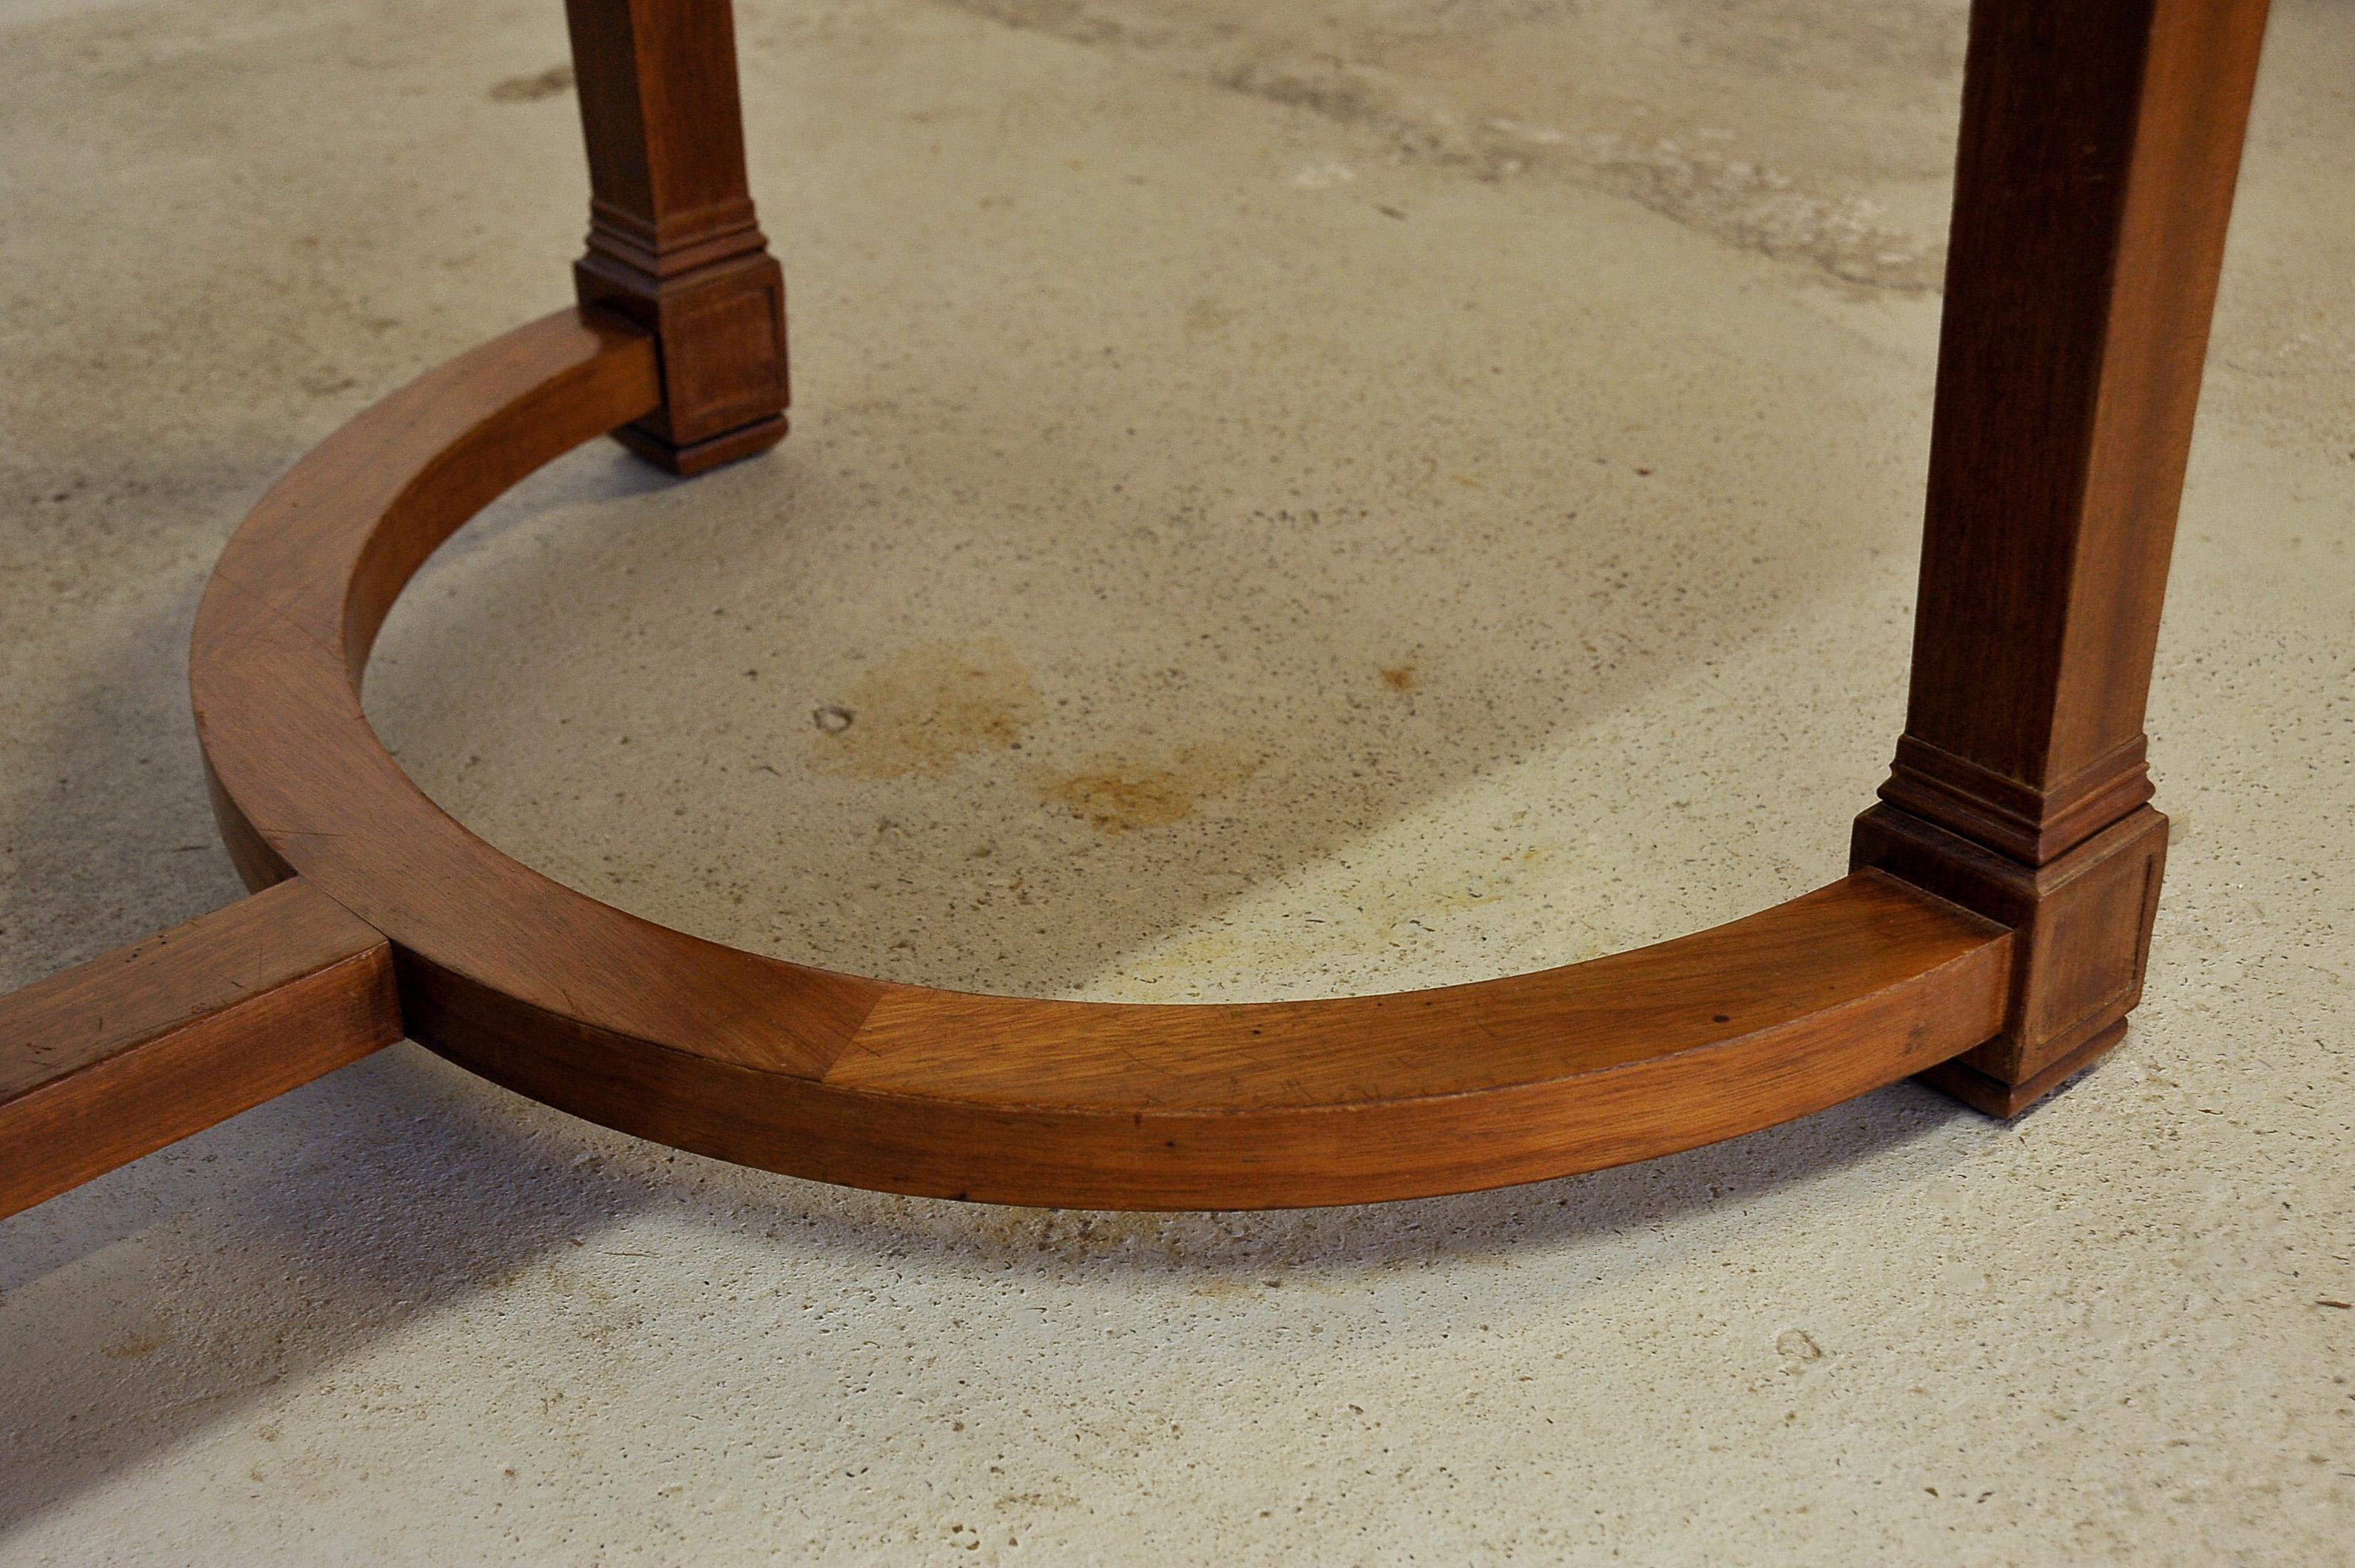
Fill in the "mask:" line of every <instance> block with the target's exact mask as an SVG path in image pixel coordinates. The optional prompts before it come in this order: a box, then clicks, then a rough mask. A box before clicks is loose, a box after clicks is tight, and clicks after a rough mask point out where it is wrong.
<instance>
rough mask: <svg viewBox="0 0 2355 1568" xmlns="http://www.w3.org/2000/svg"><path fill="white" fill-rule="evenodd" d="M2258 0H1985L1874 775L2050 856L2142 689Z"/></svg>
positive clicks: (2082, 828)
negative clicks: (1916, 534) (1908, 684)
mask: <svg viewBox="0 0 2355 1568" xmlns="http://www.w3.org/2000/svg"><path fill="white" fill-rule="evenodd" d="M2264 19H2265V0H2072V3H2071V4H2068V5H2041V4H2027V3H2023V0H1978V3H1977V4H1976V5H1974V6H1973V7H1972V10H1971V41H1970V50H1969V54H1968V56H1967V58H1966V66H1965V73H1964V79H1963V129H1962V142H1961V153H1960V157H1959V161H1958V164H1957V166H1956V171H1955V216H1954V225H1953V234H1952V239H1951V241H1950V245H1949V250H1948V253H1947V263H1946V304H1945V326H1944V331H1943V336H1942V337H1941V341H1940V344H1939V352H1938V391H1937V404H1936V412H1935V415H1934V424H1933V428H1932V432H1931V454H1930V490H1929V507H1928V514H1927V519H1926V523H1925V527H1924V532H1923V551H1922V576H1921V593H1920V598H1919V601H1918V608H1917V610H1916V613H1915V621H1914V642H1913V690H1912V696H1911V699H1910V700H1909V706H1908V710H1907V715H1906V723H1905V737H1904V740H1903V741H1902V743H1901V744H1900V746H1899V749H1898V754H1897V763H1896V767H1895V770H1894V773H1893V775H1892V777H1891V780H1890V782H1889V784H1887V786H1886V787H1884V789H1883V790H1882V792H1881V793H1882V795H1883V797H1884V798H1886V799H1887V800H1889V801H1891V803H1892V804H1894V805H1900V806H1902V807H1903V808H1905V809H1906V810H1908V811H1911V812H1913V813H1914V814H1915V815H1916V816H1922V817H1924V818H1926V819H1927V820H1930V821H1933V822H1936V823H1937V824H1939V825H1940V826H1941V827H1946V828H1949V829H1951V830H1952V831H1954V832H1956V833H1959V834H1961V835H1963V836H1964V837H1968V838H1972V839H1975V840H1977V841H1978V842H1980V843H1983V844H1986V845H1988V846H1989V847H1990V848H1995V849H1998V850H2000V851H2002V852H2003V853H2005V854H2007V855H2009V856H2010V857H2011V858H2012V859H2015V860H2019V861H2021V862H2023V863H2025V864H2029V865H2041V864H2043V863H2044V862H2045V861H2047V860H2050V859H2052V858H2053V857H2055V856H2056V855H2059V854H2061V853H2062V851H2064V850H2066V849H2069V848H2072V847H2073V846H2074V845H2077V844H2079V843H2082V842H2083V841H2084V840H2085V839H2087V838H2090V837H2093V836H2094V834H2095V833H2096V832H2099V831H2100V830H2101V829H2103V828H2105V827H2108V826H2109V825H2110V824H2111V823H2113V822H2115V821H2117V820H2118V819H2119V818H2121V817H2123V816H2126V814H2127V813H2128V812H2130V811H2132V810H2133V809H2134V808H2135V807H2137V806H2138V805H2142V804H2143V803H2144V802H2145V801H2147V800H2148V799H2149V798H2150V795H2151V787H2150V783H2149V778H2148V772H2147V767H2146V765H2145V763H2144V760H2143V751H2144V742H2143V733H2142V726H2143V709H2144V705H2145V701H2146V699H2147V697H2148V695H2149V690H2150V671H2151V659H2152V654H2153V650H2154V649H2155V647H2156V646H2157V644H2158V618H2159V608H2160V601H2161V599H2162V597H2163V596H2164V594H2165V592H2166V586H2167V566H2168V558H2169V551H2170V550H2171V549H2172V547H2173V543H2174V538H2175V517H2176V508H2177V503H2178V501H2179V497H2180V496H2181V494H2182V489H2183V472H2184V464H2185V460H2186V457H2187V455H2188V453H2189V452H2190V443H2191V423H2192V415H2193V412H2194V411H2195V410H2196V408H2197V406H2198V403H2199V400H2200V368H2201V366H2202V363H2203V361H2204V359H2205V357H2206V354H2207V347H2208V325H2209V316H2210V313H2211V308H2212V306H2213V304H2214V302H2215V295H2216V279H2217V273H2218V271H2219V269H2220V267H2221V266H2222V261H2223V252H2224V229H2225V224H2226V221H2227V219H2229V218H2230V217H2231V214H2232V187H2233V184H2234V181H2235V178H2236V176H2237V174H2238V171H2239V168H2240V156H2241V141H2242V133H2243V129H2244V127H2245V125H2246V123H2247V120H2248V112H2249V97H2250V93H2251V91H2252V88H2253V86H2254V82H2255V80H2256V65H2257V50H2258V44H2259V42H2260V40H2261V39H2262V37H2263V36H2264Z"/></svg>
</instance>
